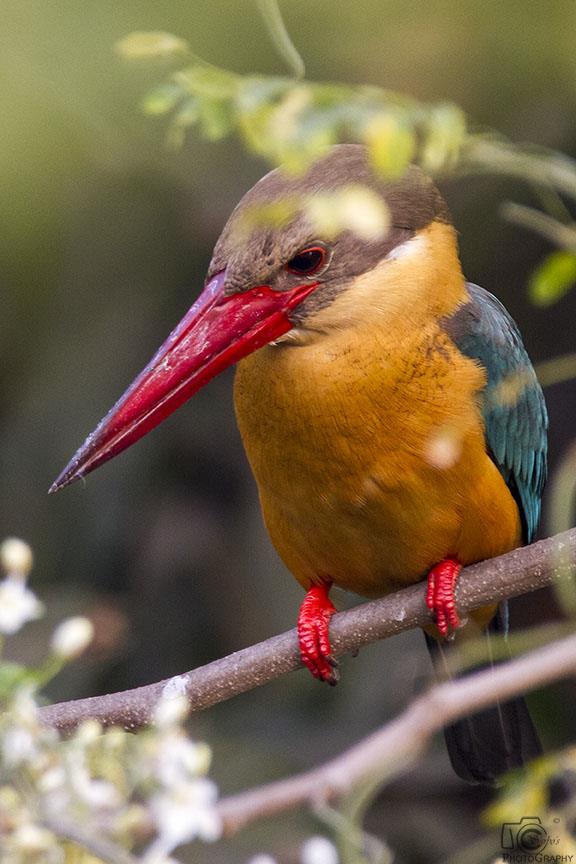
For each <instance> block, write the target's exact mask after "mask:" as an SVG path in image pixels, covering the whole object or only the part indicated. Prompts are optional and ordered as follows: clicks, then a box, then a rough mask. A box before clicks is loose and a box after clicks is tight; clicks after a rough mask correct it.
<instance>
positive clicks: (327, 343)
mask: <svg viewBox="0 0 576 864" xmlns="http://www.w3.org/2000/svg"><path fill="white" fill-rule="evenodd" d="M428 257H430V256H428ZM413 272H414V267H412V269H411V273H412V274H413ZM454 272H455V273H456V274H458V273H459V268H456V269H455V270H454ZM439 273H440V275H441V271H440V270H439V267H436V269H435V270H434V274H435V277H436V278H439V277H438V274H439ZM390 284H391V280H390V279H389V280H388V285H387V287H389V286H390ZM369 287H370V286H369ZM378 287H379V286H376V287H375V288H374V290H376V288H378ZM452 288H453V292H452V296H451V295H450V291H449V289H452ZM363 290H368V288H366V287H365V286H364V288H363ZM370 290H372V287H370ZM462 290H463V289H462V283H461V277H460V281H457V282H456V283H455V285H454V286H451V285H450V284H449V283H448V282H446V285H445V290H444V292H443V293H442V294H441V295H440V296H441V297H442V298H444V297H445V298H447V299H446V300H445V301H443V302H446V303H451V304H452V308H453V307H454V306H455V305H457V303H458V302H460V298H461V296H462ZM380 296H381V294H379V295H378V297H380ZM385 296H386V297H393V293H392V292H389V294H387V295H385ZM397 296H398V298H400V299H399V300H398V308H397V309H396V308H394V309H393V308H392V306H391V305H389V307H388V308H381V306H380V307H379V306H378V304H376V303H372V304H370V303H367V304H365V306H364V308H366V310H367V311H366V315H365V316H364V317H362V314H361V313H358V314H357V310H358V308H360V309H362V308H363V307H362V306H361V305H360V306H358V305H354V306H353V307H351V309H352V311H351V312H349V314H348V318H346V314H345V313H346V309H345V307H344V306H343V305H341V307H340V309H339V308H338V306H337V304H334V308H332V307H331V308H330V310H329V315H331V316H338V315H340V317H341V319H342V320H344V319H345V320H346V323H347V325H348V326H342V327H338V326H331V325H332V321H333V320H337V317H336V318H335V319H334V317H333V318H329V317H327V316H324V318H321V317H320V316H319V321H318V322H316V323H319V324H322V325H323V329H322V330H321V332H310V333H303V334H302V335H301V336H299V335H298V334H295V335H294V336H293V337H291V341H286V342H284V343H282V344H280V345H277V346H274V345H271V346H267V347H266V348H263V349H261V350H260V351H258V352H256V353H255V354H253V355H251V356H250V357H248V358H246V359H245V360H243V361H242V362H241V363H240V364H239V367H238V371H237V376H236V384H235V403H236V412H237V418H238V423H239V427H240V431H241V434H242V438H243V441H244V445H245V448H246V453H247V455H248V458H249V460H250V464H251V466H252V470H253V472H254V476H255V478H256V482H257V484H258V489H259V493H260V500H261V503H262V510H263V514H264V518H265V521H266V525H267V527H268V530H269V533H270V536H271V538H272V541H273V543H274V545H275V547H276V549H277V550H278V552H279V554H280V555H281V557H282V558H283V560H284V562H285V563H286V565H287V566H288V568H289V569H290V570H291V572H292V573H293V574H294V576H295V577H296V578H297V579H298V581H299V582H300V583H301V584H302V585H303V586H304V587H309V585H310V584H311V583H313V582H315V581H318V580H319V579H321V578H330V579H332V580H333V581H334V582H335V583H336V584H338V585H340V586H341V587H343V588H346V589H348V590H352V591H355V592H357V593H359V594H362V595H365V596H378V595H381V594H384V593H386V592H388V591H391V590H395V589H396V588H398V587H399V586H401V585H405V584H407V583H411V582H415V581H419V580H421V579H423V578H424V577H425V576H426V573H427V571H428V570H429V569H430V567H432V566H433V565H434V564H435V563H437V562H438V561H439V560H441V559H442V558H444V557H445V556H446V555H450V554H452V555H457V556H458V558H459V560H460V561H461V562H462V563H464V564H467V563H471V562H474V561H478V560H481V559H483V558H487V557H491V556H492V555H496V554H499V553H502V552H504V551H507V550H509V549H511V548H514V547H515V546H517V545H518V544H519V543H520V539H521V529H520V520H519V514H518V508H517V506H516V503H515V501H514V499H513V497H512V495H511V494H510V492H509V490H508V489H507V487H506V484H505V483H504V481H503V479H502V477H501V475H500V473H499V472H498V470H497V468H496V467H495V465H494V464H493V462H492V460H491V459H490V457H489V456H488V455H487V453H486V450H485V443H484V431H483V425H482V418H481V415H480V412H479V409H478V404H477V394H478V391H479V390H480V389H481V388H482V387H483V386H484V382H485V374H484V371H483V370H482V369H480V368H479V367H477V366H476V365H475V363H474V362H473V361H471V360H470V359H468V358H465V357H463V356H462V355H461V354H460V353H459V352H458V350H457V349H456V347H455V346H454V345H453V343H452V342H451V341H450V340H449V338H448V337H447V336H446V335H445V334H444V332H443V331H442V329H441V328H440V326H439V324H438V320H439V317H440V316H439V314H437V312H436V310H433V313H432V312H431V310H430V304H429V303H428V304H427V303H420V304H416V303H412V304H411V305H410V306H409V307H408V306H406V307H405V309H404V310H402V308H401V306H400V303H401V302H403V301H402V299H401V298H402V295H401V293H400V290H399V291H398V294H397ZM346 302H348V301H346ZM390 303H392V301H390ZM440 314H441V313H440Z"/></svg>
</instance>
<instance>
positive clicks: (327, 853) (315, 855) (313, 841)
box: [300, 837, 339, 864]
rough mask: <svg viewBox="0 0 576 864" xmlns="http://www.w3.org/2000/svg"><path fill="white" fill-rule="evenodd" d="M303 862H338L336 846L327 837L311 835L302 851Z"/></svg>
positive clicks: (311, 863)
mask: <svg viewBox="0 0 576 864" xmlns="http://www.w3.org/2000/svg"><path fill="white" fill-rule="evenodd" d="M300 861H301V864H338V862H339V857H338V852H337V851H336V847H335V846H334V844H333V843H331V842H330V840H328V839H327V838H326V837H310V838H309V839H308V840H306V842H305V843H304V845H303V846H302V850H301V852H300Z"/></svg>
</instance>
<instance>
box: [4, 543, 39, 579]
mask: <svg viewBox="0 0 576 864" xmlns="http://www.w3.org/2000/svg"><path fill="white" fill-rule="evenodd" d="M33 561H34V557H33V555H32V550H31V548H30V546H29V545H28V544H27V543H25V542H24V540H20V539H19V538H18V537H8V538H7V539H6V540H4V541H3V543H1V544H0V566H1V567H2V569H3V570H4V571H5V572H6V573H15V574H18V575H20V576H27V575H28V573H29V572H30V570H31V569H32V564H33Z"/></svg>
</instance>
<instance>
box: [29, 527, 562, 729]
mask: <svg viewBox="0 0 576 864" xmlns="http://www.w3.org/2000/svg"><path fill="white" fill-rule="evenodd" d="M575 574H576V529H572V530H570V531H566V532H564V533H563V534H558V535H557V536H556V537H552V538H548V539H547V540H541V541H540V542H538V543H533V544H532V545H531V546H525V547H523V548H521V549H515V550H514V551H513V552H509V553H507V554H506V555H501V556H500V557H498V558H492V559H490V560H489V561H483V562H482V563H480V564H474V565H473V566H471V567H466V568H465V569H464V570H463V571H462V574H461V576H460V579H459V582H458V588H457V593H456V599H457V606H458V610H459V612H460V614H461V615H465V614H466V613H467V612H469V611H470V610H472V609H476V608H478V607H480V606H484V605H488V604H490V603H494V602H498V601H500V600H504V599H506V598H511V597H516V596H518V595H520V594H526V593H528V592H530V591H535V590H536V589H538V588H543V587H545V586H547V585H551V584H553V583H554V582H557V581H558V580H560V579H563V578H567V577H570V576H572V577H573V576H574V575H575ZM425 593H426V589H425V585H424V584H422V583H419V584H417V585H413V586H410V587H409V588H405V589H403V590H402V591H398V592H396V593H395V594H392V595H390V596H388V597H384V598H383V599H381V600H375V601H372V602H370V603H364V604H363V605H361V606H357V607H356V608H354V609H350V610H348V611H346V612H340V613H338V614H337V615H335V616H334V617H333V618H332V621H331V624H330V635H331V640H332V646H333V650H334V654H335V655H336V656H341V655H343V654H348V653H353V652H355V651H357V650H358V649H359V648H361V647H362V646H363V645H367V644H369V643H371V642H375V641H377V640H379V639H385V638H388V637H389V636H394V635H395V634H396V633H400V632H402V631H404V630H410V629H412V628H414V627H421V626H422V625H424V624H427V623H430V613H429V611H428V609H427V607H426V603H425ZM298 668H301V663H300V657H299V653H298V640H297V635H296V630H295V629H294V630H290V631H288V632H286V633H282V634H281V635H279V636H274V637H272V638H271V639H267V640H266V641H265V642H260V643H258V644H257V645H252V646H251V647H250V648H245V649H244V650H242V651H237V652H236V653H234V654H230V655H229V656H228V657H224V658H222V659H221V660H215V661H214V662H213V663H209V664H207V665H206V666H202V667H200V668H198V669H193V670H192V671H191V672H187V673H184V674H182V675H177V676H175V677H174V678H169V679H166V680H164V681H158V682H156V683H155V684H149V685H147V686H145V687H138V688H136V689H134V690H126V691H124V692H119V693H111V694H108V695H106V696H95V697H91V698H88V699H79V700H75V701H71V702H62V703H59V704H56V705H50V706H48V707H46V708H43V709H42V712H41V716H42V719H43V721H44V722H45V723H47V724H49V725H52V726H54V727H55V728H57V729H59V730H60V731H62V732H69V731H71V730H72V729H74V728H75V727H76V726H77V725H78V723H80V722H82V721H83V720H86V719H88V718H95V719H97V720H99V721H100V722H101V723H103V724H104V725H105V726H111V725H117V726H122V727H123V728H125V729H128V730H135V729H138V728H141V727H142V726H145V725H147V724H148V723H149V722H150V720H151V718H152V715H153V711H154V707H155V705H156V703H157V702H158V699H159V698H160V697H161V696H162V695H163V694H164V693H166V692H168V693H174V694H182V695H185V696H186V697H187V699H188V700H189V702H190V706H191V711H201V710H203V709H205V708H209V707H210V706H211V705H215V704H216V703H218V702H223V701H225V700H227V699H231V698H232V697H233V696H236V695H238V694H239V693H244V692H246V691H247V690H252V689H253V688H255V687H260V686H262V685H263V684H266V683H267V682H268V681H272V680H273V679H274V678H278V677H280V675H284V674H285V673H286V672H291V671H293V670H294V669H298Z"/></svg>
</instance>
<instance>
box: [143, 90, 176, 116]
mask: <svg viewBox="0 0 576 864" xmlns="http://www.w3.org/2000/svg"><path fill="white" fill-rule="evenodd" d="M181 98H182V89H181V88H180V87H178V85H177V84H175V83H169V84H159V85H158V87H154V89H153V90H150V92H149V93H147V94H146V96H145V97H144V99H143V101H142V110H143V111H144V113H145V114H154V115H158V114H167V113H168V111H172V109H173V108H175V107H176V105H177V104H178V102H179V100H180V99H181Z"/></svg>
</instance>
